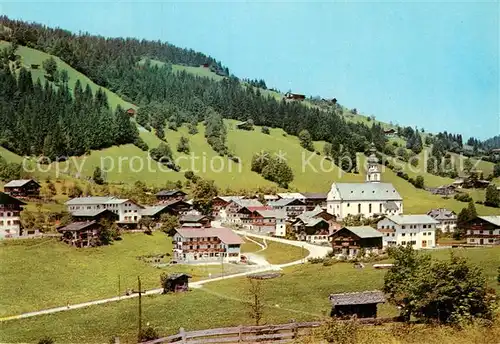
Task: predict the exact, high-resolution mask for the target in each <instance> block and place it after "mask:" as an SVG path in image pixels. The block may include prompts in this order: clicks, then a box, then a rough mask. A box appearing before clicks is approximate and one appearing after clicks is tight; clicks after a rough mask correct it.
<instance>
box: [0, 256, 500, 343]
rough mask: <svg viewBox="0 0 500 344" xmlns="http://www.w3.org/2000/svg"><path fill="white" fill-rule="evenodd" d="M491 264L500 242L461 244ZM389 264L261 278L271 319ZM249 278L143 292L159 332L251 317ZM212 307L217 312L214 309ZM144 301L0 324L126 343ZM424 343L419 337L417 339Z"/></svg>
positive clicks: (378, 276)
mask: <svg viewBox="0 0 500 344" xmlns="http://www.w3.org/2000/svg"><path fill="white" fill-rule="evenodd" d="M449 253H450V250H435V251H432V252H431V255H433V256H435V257H437V258H441V259H447V258H449ZM455 253H456V254H458V255H462V256H465V257H467V258H469V259H470V261H471V262H472V263H474V264H476V265H479V266H481V267H482V268H483V269H484V273H485V276H486V277H487V282H488V284H489V285H490V286H491V287H493V288H496V289H497V290H499V285H498V284H497V283H496V274H497V267H498V264H499V263H500V260H499V258H498V257H500V248H473V249H465V250H464V249H457V250H455ZM384 274H385V271H383V270H376V269H373V267H372V264H366V267H365V268H364V269H355V268H353V266H352V264H349V263H337V264H334V265H332V266H328V267H325V266H323V265H322V264H309V263H308V264H304V265H297V266H294V267H290V268H286V269H284V270H283V275H282V277H278V278H275V279H270V280H264V281H262V290H263V302H264V304H265V305H266V307H265V310H264V323H268V324H272V323H284V322H289V321H290V320H292V319H294V320H296V321H311V320H318V319H323V318H325V317H327V316H328V314H329V310H330V304H329V301H328V295H329V294H331V293H340V292H349V291H363V290H373V289H379V288H381V287H382V285H383V276H384ZM249 299H250V295H249V293H248V281H247V279H246V278H237V279H230V280H224V281H219V282H214V283H209V284H206V285H205V286H204V287H203V288H202V289H195V290H193V291H190V292H188V293H182V294H174V295H172V294H171V295H155V296H148V297H145V298H144V299H143V319H144V323H149V324H150V325H151V326H153V327H155V328H156V329H157V331H158V332H159V334H160V335H168V334H173V333H177V332H178V331H179V328H180V327H183V328H184V329H185V330H186V331H190V330H196V329H206V328H214V327H223V326H237V325H240V324H252V319H251V318H250V317H249V315H248V312H249V310H248V309H249V308H248V304H247V303H246V302H248V301H249ZM207 314H210V316H207ZM394 315H397V309H396V308H395V307H394V306H392V305H389V304H383V305H380V306H379V316H381V317H384V316H394ZM137 319H138V318H137V300H123V301H120V302H117V303H111V304H107V305H99V306H91V307H88V308H85V309H80V310H72V311H67V312H61V313H56V314H52V315H44V316H37V317H34V318H28V319H24V320H11V321H7V322H4V323H2V324H1V326H2V331H1V335H0V341H2V342H35V341H37V340H38V339H39V338H41V337H42V336H45V335H48V336H50V337H52V338H54V339H55V341H56V342H106V341H109V340H110V339H111V338H112V337H114V336H119V337H120V339H121V340H122V342H127V343H128V342H133V341H134V339H135V336H136V335H137ZM415 343H417V342H415Z"/></svg>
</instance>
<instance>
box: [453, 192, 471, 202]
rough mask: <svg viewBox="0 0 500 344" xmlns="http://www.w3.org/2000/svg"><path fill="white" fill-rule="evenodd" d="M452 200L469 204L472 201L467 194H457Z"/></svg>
mask: <svg viewBox="0 0 500 344" xmlns="http://www.w3.org/2000/svg"><path fill="white" fill-rule="evenodd" d="M453 198H454V199H456V200H457V201H459V202H466V203H468V202H470V201H472V197H471V196H470V195H469V194H467V193H457V194H455V196H453Z"/></svg>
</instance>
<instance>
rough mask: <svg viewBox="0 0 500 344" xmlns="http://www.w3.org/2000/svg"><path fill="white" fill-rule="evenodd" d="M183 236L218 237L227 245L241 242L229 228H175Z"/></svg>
mask: <svg viewBox="0 0 500 344" xmlns="http://www.w3.org/2000/svg"><path fill="white" fill-rule="evenodd" d="M176 231H177V233H179V234H180V235H181V236H182V237H184V238H208V237H218V238H219V239H220V241H222V242H223V243H224V244H227V245H235V244H243V243H244V241H243V239H241V238H240V236H239V235H238V234H236V233H234V232H233V231H232V230H231V229H229V228H213V227H212V228H199V227H181V228H177V229H176Z"/></svg>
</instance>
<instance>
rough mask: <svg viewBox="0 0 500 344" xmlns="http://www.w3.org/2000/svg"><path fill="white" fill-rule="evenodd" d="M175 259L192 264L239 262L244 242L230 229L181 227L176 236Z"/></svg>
mask: <svg viewBox="0 0 500 344" xmlns="http://www.w3.org/2000/svg"><path fill="white" fill-rule="evenodd" d="M174 243H175V247H174V258H175V259H176V260H177V261H181V262H186V263H192V262H206V261H213V262H239V261H240V259H241V256H240V251H241V244H243V243H244V241H243V240H242V239H241V238H240V237H239V236H238V235H237V234H235V233H234V232H233V231H232V230H231V229H229V228H213V227H211V228H189V227H180V228H177V229H176V233H175V235H174Z"/></svg>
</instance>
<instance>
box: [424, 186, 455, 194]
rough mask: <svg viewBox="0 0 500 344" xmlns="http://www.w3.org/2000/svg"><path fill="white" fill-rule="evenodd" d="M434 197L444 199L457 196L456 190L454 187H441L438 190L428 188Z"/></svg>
mask: <svg viewBox="0 0 500 344" xmlns="http://www.w3.org/2000/svg"><path fill="white" fill-rule="evenodd" d="M427 190H428V191H430V192H431V193H432V194H433V195H439V196H444V197H451V196H453V195H455V193H456V190H455V187H454V186H453V185H441V186H438V187H437V188H427Z"/></svg>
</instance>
